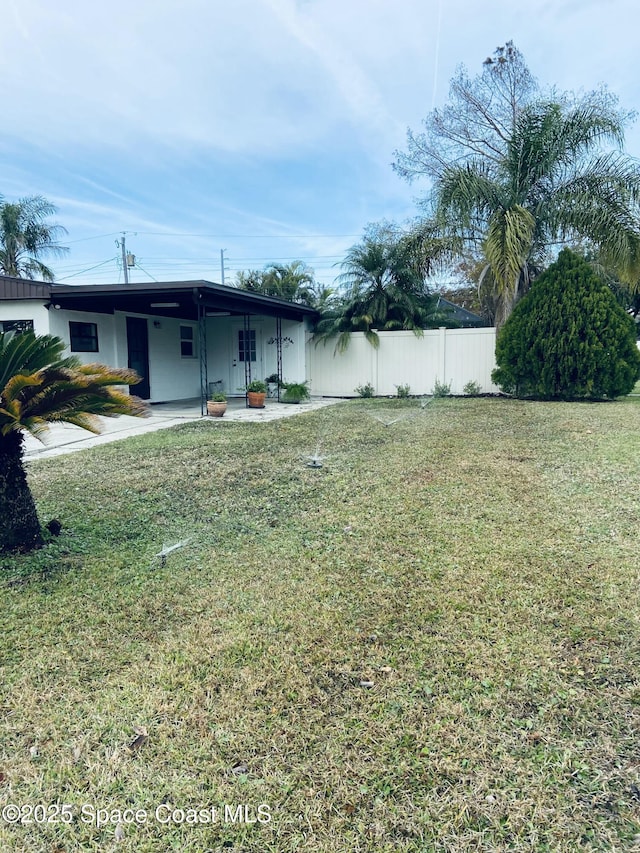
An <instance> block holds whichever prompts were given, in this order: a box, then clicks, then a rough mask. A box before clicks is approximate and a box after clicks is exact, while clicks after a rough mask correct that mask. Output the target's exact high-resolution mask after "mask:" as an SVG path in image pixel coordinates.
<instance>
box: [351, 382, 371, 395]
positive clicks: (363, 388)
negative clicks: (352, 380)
mask: <svg viewBox="0 0 640 853" xmlns="http://www.w3.org/2000/svg"><path fill="white" fill-rule="evenodd" d="M354 391H355V392H356V394H357V395H358V397H373V395H374V394H375V393H376V389H375V388H374V387H373V385H372V384H371V383H370V382H367V384H366V385H357V386H356V387H355V388H354Z"/></svg>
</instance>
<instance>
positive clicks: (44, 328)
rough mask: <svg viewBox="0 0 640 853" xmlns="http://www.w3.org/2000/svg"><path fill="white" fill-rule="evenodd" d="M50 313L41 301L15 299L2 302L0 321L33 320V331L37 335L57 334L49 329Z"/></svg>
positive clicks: (0, 303)
mask: <svg viewBox="0 0 640 853" xmlns="http://www.w3.org/2000/svg"><path fill="white" fill-rule="evenodd" d="M49 313H50V312H49V311H47V309H46V308H45V307H44V301H41V300H35V299H15V300H11V301H6V302H5V301H4V300H3V301H2V302H0V320H33V331H34V332H35V333H36V335H49V334H55V333H54V332H51V331H50V329H49Z"/></svg>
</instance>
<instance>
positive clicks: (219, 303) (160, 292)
mask: <svg viewBox="0 0 640 853" xmlns="http://www.w3.org/2000/svg"><path fill="white" fill-rule="evenodd" d="M51 303H52V304H53V305H60V307H61V308H67V309H69V310H75V311H94V312H97V313H99V314H113V312H114V311H124V312H128V313H134V314H151V315H154V316H159V317H177V318H179V319H183V320H197V319H198V305H201V306H204V308H205V311H206V312H223V311H224V312H229V314H231V315H243V314H254V315H266V316H269V317H282V318H283V319H287V320H298V321H300V320H302V319H303V318H304V317H305V316H306V317H315V316H317V312H316V311H314V310H313V309H312V308H308V307H307V306H305V305H297V304H295V303H292V302H286V301H285V300H283V299H276V298H274V297H271V296H262V295H261V294H257V293H251V292H249V291H245V290H238V289H237V288H235V287H227V286H225V285H221V284H214V283H212V282H208V281H178V282H157V283H154V284H150V285H146V284H135V285H131V284H129V285H122V284H110V285H76V286H74V285H51Z"/></svg>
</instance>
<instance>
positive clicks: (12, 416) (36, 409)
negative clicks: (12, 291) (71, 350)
mask: <svg viewBox="0 0 640 853" xmlns="http://www.w3.org/2000/svg"><path fill="white" fill-rule="evenodd" d="M63 350H64V343H63V342H62V341H61V340H60V338H56V337H53V336H51V335H42V336H36V335H35V334H34V333H33V332H23V333H21V334H14V333H10V332H7V333H0V552H2V551H14V550H22V551H29V550H31V549H33V548H37V547H39V546H40V545H42V541H43V540H42V534H41V531H40V524H39V522H38V516H37V513H36V507H35V503H34V500H33V497H32V495H31V491H30V489H29V485H28V483H27V478H26V473H25V470H24V465H23V452H24V447H23V438H24V433H25V432H29V433H31V434H32V435H34V436H35V437H36V438H40V437H41V436H42V434H43V433H44V432H46V430H47V428H48V424H49V423H55V422H62V421H63V422H66V423H70V424H75V425H76V426H80V427H82V428H83V429H87V430H90V431H91V432H96V433H97V432H100V422H99V420H98V419H97V417H96V416H97V415H103V416H106V417H113V416H115V415H143V414H144V413H145V411H146V408H145V405H144V403H142V401H141V400H139V399H138V398H137V397H132V396H129V395H128V394H125V393H123V392H122V391H121V390H118V389H117V388H114V387H112V386H115V385H133V384H135V383H136V382H139V381H140V380H139V377H138V376H137V374H136V373H135V372H134V371H132V370H125V369H119V368H113V367H106V366H105V365H103V364H80V362H79V361H78V360H77V359H76V358H62V357H61V356H62V352H63Z"/></svg>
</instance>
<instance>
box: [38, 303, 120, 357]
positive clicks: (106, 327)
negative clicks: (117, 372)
mask: <svg viewBox="0 0 640 853" xmlns="http://www.w3.org/2000/svg"><path fill="white" fill-rule="evenodd" d="M49 322H50V329H51V334H52V335H57V336H58V337H59V338H61V339H62V340H63V341H64V342H65V344H66V347H67V351H66V354H67V355H73V356H75V357H76V358H78V359H79V360H80V361H81V362H82V363H83V364H91V363H92V362H95V361H97V362H100V364H109V365H111V366H112V367H126V366H127V363H126V361H125V363H124V365H123V364H119V363H118V361H117V360H116V354H115V348H114V334H113V330H114V322H113V315H112V314H97V313H95V314H93V313H90V312H88V311H66V310H64V309H61V310H56V309H55V308H50V309H49ZM69 323H95V324H96V326H97V330H98V352H71V339H70V334H69Z"/></svg>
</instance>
